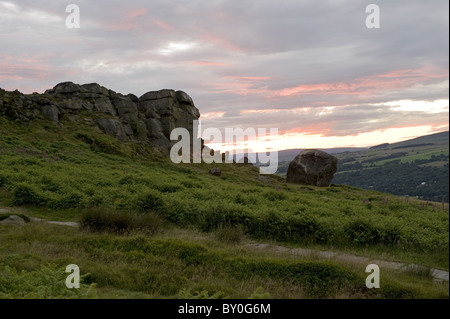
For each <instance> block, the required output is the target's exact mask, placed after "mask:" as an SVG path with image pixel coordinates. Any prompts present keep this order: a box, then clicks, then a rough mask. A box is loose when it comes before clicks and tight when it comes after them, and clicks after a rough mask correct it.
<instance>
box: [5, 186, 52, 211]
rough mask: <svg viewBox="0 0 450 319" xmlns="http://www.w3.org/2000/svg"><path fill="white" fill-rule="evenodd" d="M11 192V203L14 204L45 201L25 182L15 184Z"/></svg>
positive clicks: (20, 204)
mask: <svg viewBox="0 0 450 319" xmlns="http://www.w3.org/2000/svg"><path fill="white" fill-rule="evenodd" d="M12 193H13V194H12V203H13V205H15V206H22V205H41V204H44V203H45V200H44V199H43V198H42V197H41V196H40V195H39V194H38V192H37V191H36V190H35V189H34V188H33V187H31V186H30V185H28V184H26V183H20V184H17V185H16V187H14V189H13V192H12Z"/></svg>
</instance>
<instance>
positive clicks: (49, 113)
mask: <svg viewBox="0 0 450 319" xmlns="http://www.w3.org/2000/svg"><path fill="white" fill-rule="evenodd" d="M42 114H43V115H44V116H45V117H46V118H48V119H49V120H51V121H53V122H55V123H58V121H59V110H58V108H57V107H56V106H54V105H50V104H47V105H44V106H43V107H42Z"/></svg>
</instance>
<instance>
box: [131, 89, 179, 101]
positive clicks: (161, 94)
mask: <svg viewBox="0 0 450 319" xmlns="http://www.w3.org/2000/svg"><path fill="white" fill-rule="evenodd" d="M168 97H172V98H176V94H175V91H174V90H169V89H163V90H159V91H150V92H147V93H144V94H143V95H142V96H141V97H140V98H139V101H146V100H157V99H163V98H168Z"/></svg>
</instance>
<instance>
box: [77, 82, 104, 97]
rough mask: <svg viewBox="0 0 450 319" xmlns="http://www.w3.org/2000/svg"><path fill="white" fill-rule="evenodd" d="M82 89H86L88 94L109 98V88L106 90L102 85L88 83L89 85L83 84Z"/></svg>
mask: <svg viewBox="0 0 450 319" xmlns="http://www.w3.org/2000/svg"><path fill="white" fill-rule="evenodd" d="M82 87H83V88H85V89H86V90H87V91H88V92H91V93H95V94H99V95H105V96H107V97H109V90H108V89H107V88H105V87H104V86H101V85H100V84H97V83H88V84H83V85H82Z"/></svg>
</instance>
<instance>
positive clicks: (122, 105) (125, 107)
mask: <svg viewBox="0 0 450 319" xmlns="http://www.w3.org/2000/svg"><path fill="white" fill-rule="evenodd" d="M114 106H115V108H116V110H117V113H118V114H119V116H124V115H125V114H130V113H131V114H136V115H137V112H138V110H137V106H136V104H134V103H133V101H131V100H130V99H128V98H120V97H117V98H115V99H114Z"/></svg>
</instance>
